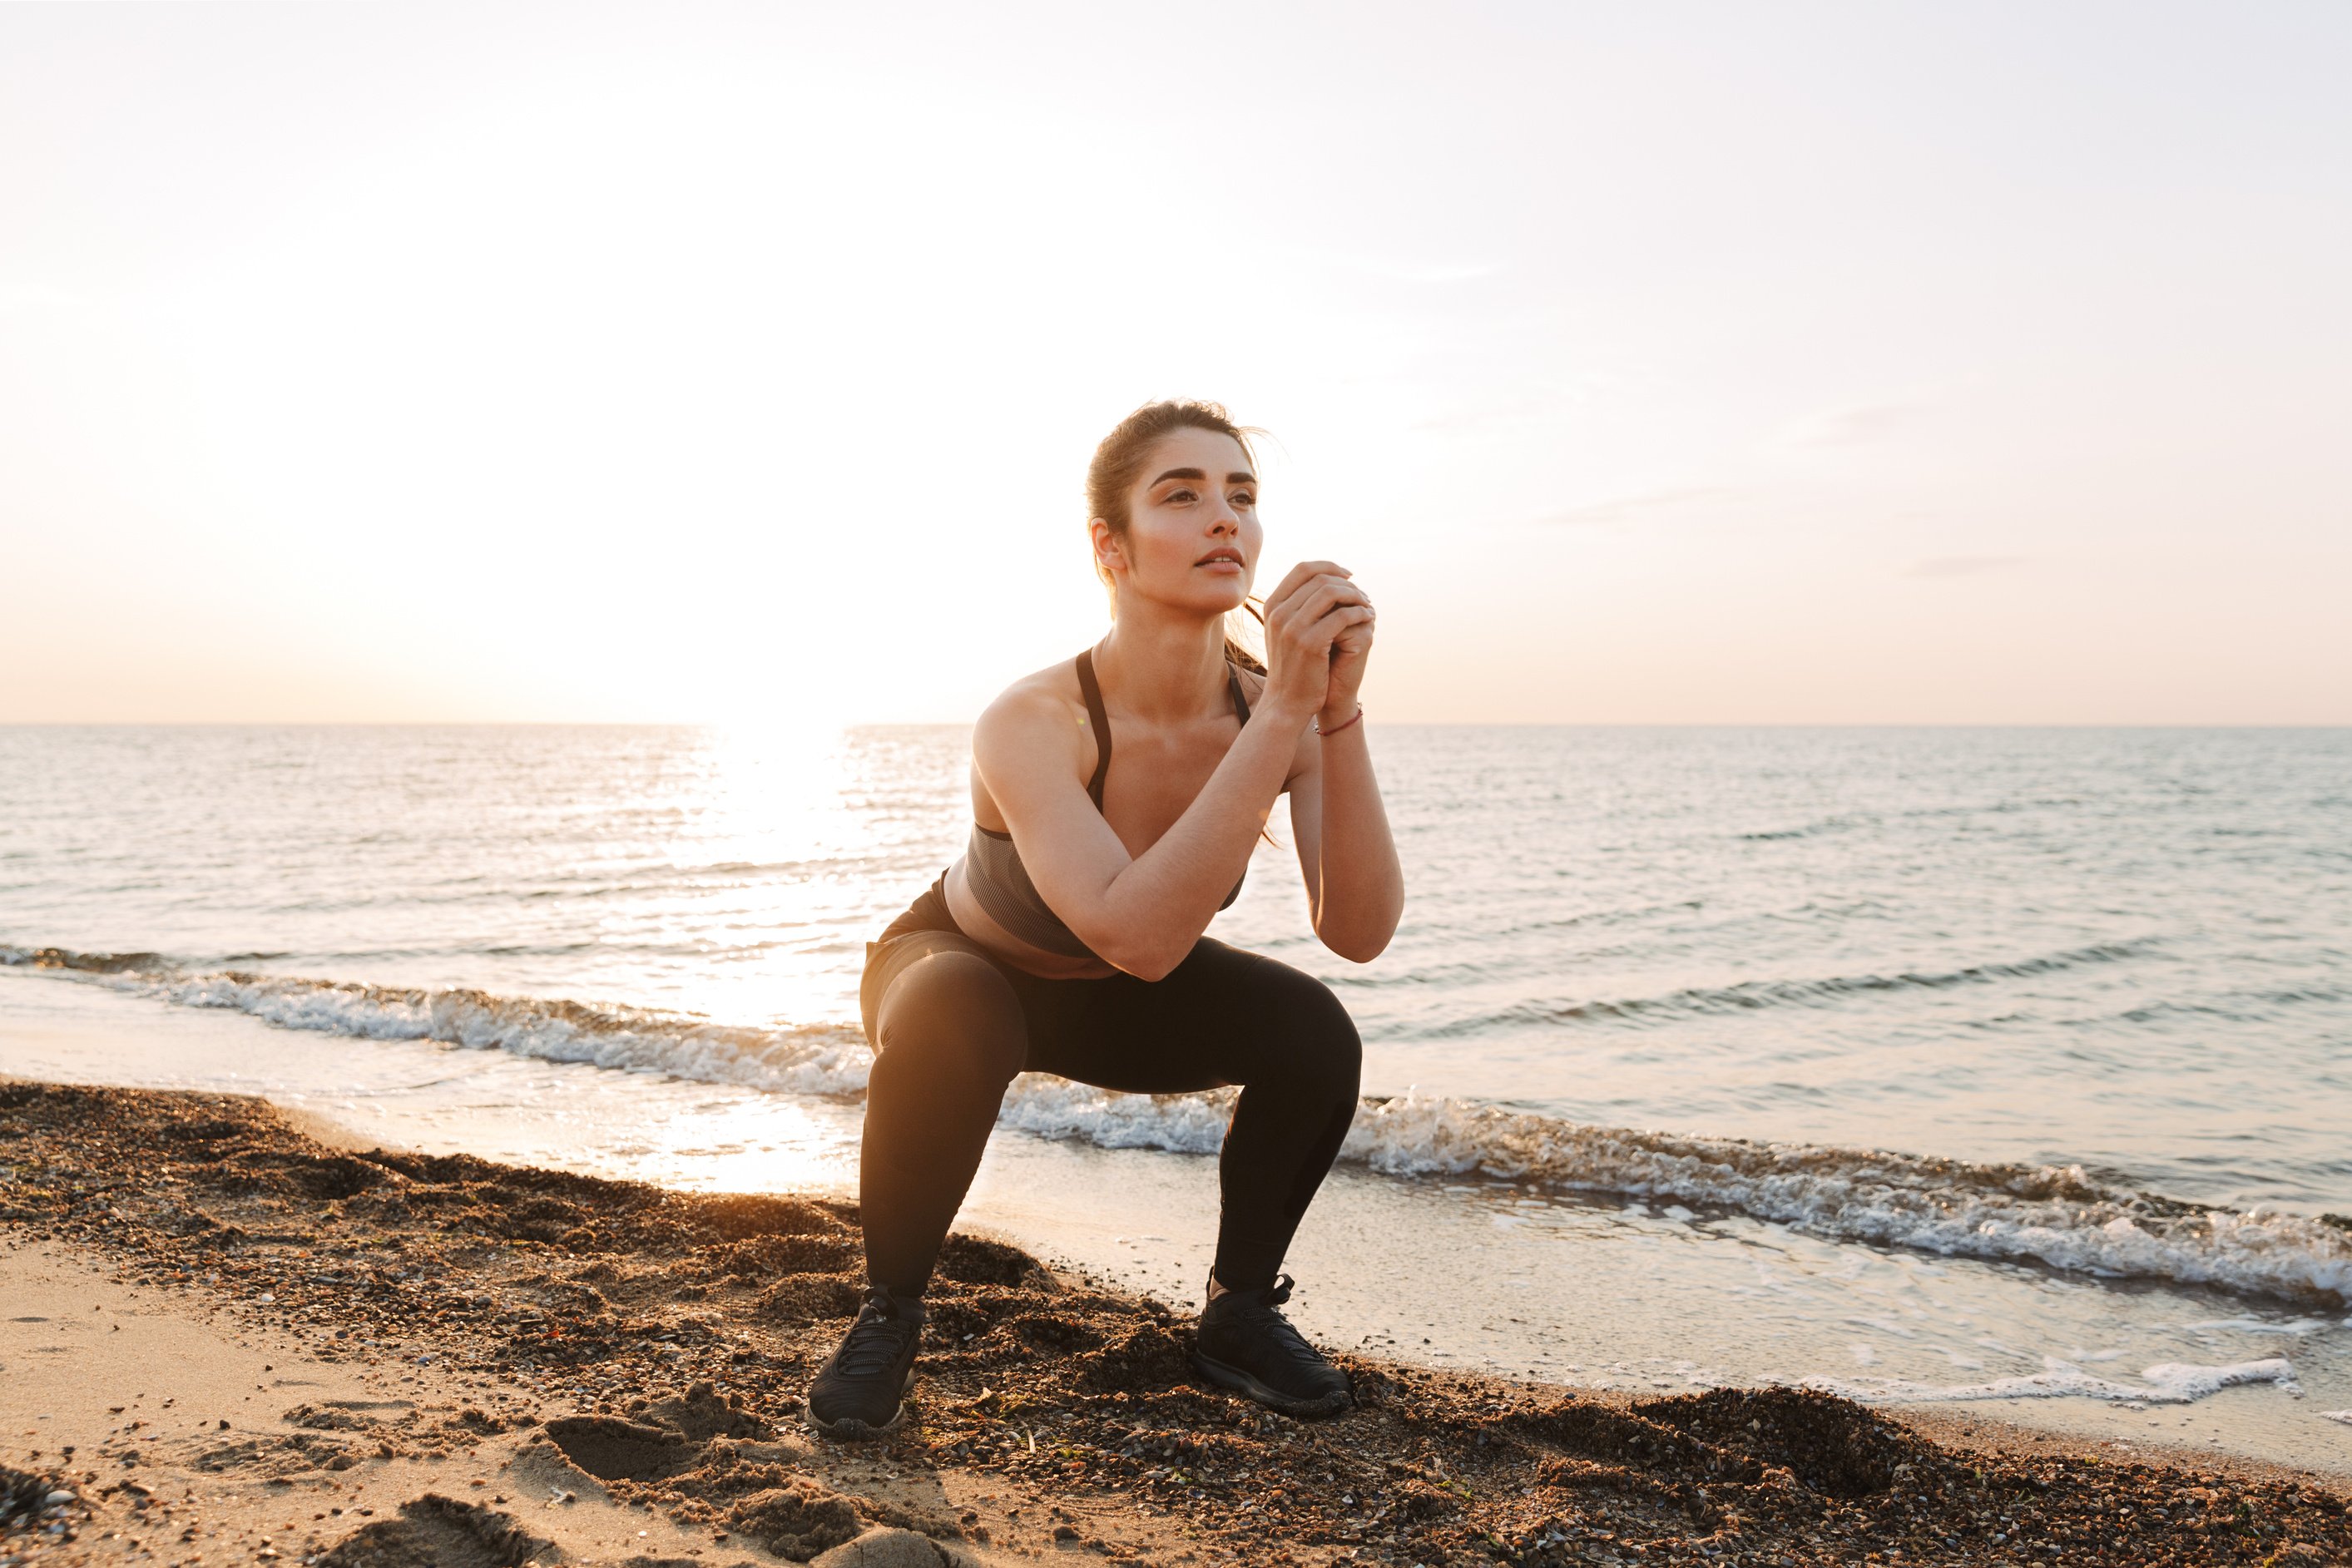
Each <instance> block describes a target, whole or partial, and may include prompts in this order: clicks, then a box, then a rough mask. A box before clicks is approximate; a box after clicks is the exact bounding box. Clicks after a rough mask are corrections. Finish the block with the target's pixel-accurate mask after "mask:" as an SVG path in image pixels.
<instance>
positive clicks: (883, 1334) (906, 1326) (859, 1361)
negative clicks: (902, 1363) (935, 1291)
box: [834, 1290, 917, 1377]
mask: <svg viewBox="0 0 2352 1568" xmlns="http://www.w3.org/2000/svg"><path fill="white" fill-rule="evenodd" d="M916 1329H917V1324H916V1322H915V1320H914V1319H912V1318H909V1317H902V1316H900V1315H899V1314H898V1312H896V1311H894V1310H893V1308H892V1306H891V1304H890V1303H889V1299H888V1298H887V1297H886V1296H885V1295H883V1293H882V1292H881V1291H878V1290H877V1291H868V1292H867V1293H866V1304H865V1305H864V1306H863V1307H860V1308H859V1309H858V1311H857V1321H856V1322H854V1323H852V1324H851V1325H850V1326H849V1337H848V1338H846V1339H845V1340H843V1341H842V1342H841V1354H839V1355H838V1356H837V1357H836V1358H835V1361H834V1365H835V1366H836V1367H838V1368H839V1369H840V1370H841V1371H842V1372H843V1373H844V1374H845V1375H848V1376H851V1377H871V1376H873V1375H875V1374H877V1373H880V1372H886V1371H887V1370H889V1367H890V1365H891V1364H892V1363H893V1362H896V1361H897V1360H898V1352H899V1351H900V1350H901V1349H903V1348H904V1347H905V1345H906V1343H907V1342H908V1340H909V1339H911V1338H913V1337H914V1335H915V1333H916Z"/></svg>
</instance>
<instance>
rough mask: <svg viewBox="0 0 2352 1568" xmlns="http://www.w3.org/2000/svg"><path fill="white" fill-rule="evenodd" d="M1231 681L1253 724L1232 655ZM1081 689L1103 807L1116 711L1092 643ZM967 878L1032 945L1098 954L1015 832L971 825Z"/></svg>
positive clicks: (1095, 792) (1239, 711)
mask: <svg viewBox="0 0 2352 1568" xmlns="http://www.w3.org/2000/svg"><path fill="white" fill-rule="evenodd" d="M1225 683H1226V685H1227V688H1228V689H1229V690H1230V691H1231V692H1232V693H1233V697H1234V714H1235V715H1236V716H1239V717H1240V719H1241V721H1242V722H1243V723H1244V724H1247V723H1248V722H1249V716H1250V715H1249V699H1248V698H1247V697H1245V696H1244V695H1242V677H1241V672H1240V671H1239V670H1238V669H1237V668H1235V667H1234V663H1233V661H1232V660H1230V659H1229V660H1227V661H1226V662H1225ZM1078 689H1079V690H1080V691H1082V692H1084V693H1085V694H1086V698H1087V722H1088V723H1090V724H1092V725H1093V726H1094V730H1095V746H1096V747H1097V750H1098V751H1099V753H1100V754H1101V760H1099V761H1097V763H1096V764H1095V776H1094V779H1093V781H1092V782H1091V783H1089V784H1088V785H1087V795H1089V796H1090V797H1092V798H1093V800H1094V803H1095V810H1097V811H1099V810H1102V803H1103V780H1104V779H1107V778H1108V777H1109V776H1110V716H1109V714H1108V712H1106V711H1105V710H1104V707H1103V700H1102V687H1101V685H1099V684H1097V682H1096V680H1095V657H1094V650H1093V649H1091V648H1089V649H1087V651H1086V652H1085V653H1080V654H1079V655H1078ZM1242 880H1243V881H1244V882H1246V881H1247V880H1249V873H1247V872H1246V871H1244V873H1242ZM964 881H965V883H966V885H968V886H969V887H970V888H971V895H972V897H973V898H974V899H975V900H977V901H978V902H979V904H980V906H981V908H982V909H983V910H986V911H987V912H988V917H989V918H990V919H991V920H993V921H995V922H996V923H997V924H998V925H1002V926H1003V927H1004V929H1005V930H1007V931H1010V932H1011V933H1013V936H1018V937H1020V938H1021V940H1023V941H1024V942H1026V943H1028V944H1029V945H1030V946H1033V947H1037V948H1041V949H1043V950H1044V951H1045V952H1048V953H1059V954H1061V955H1062V956H1065V957H1070V958H1092V957H1095V956H1097V955H1096V953H1095V951H1094V949H1093V948H1091V947H1088V946H1087V945H1086V944H1085V943H1083V942H1081V941H1079V940H1078V936H1077V933H1076V932H1075V931H1072V930H1071V929H1070V928H1069V926H1067V925H1065V924H1063V921H1062V917H1061V916H1060V915H1056V914H1055V913H1054V912H1053V910H1052V909H1050V908H1049V907H1047V905H1046V904H1045V895H1044V894H1040V893H1039V892H1038V891H1037V884H1036V883H1034V882H1031V881H1030V880H1029V873H1028V871H1027V870H1026V869H1025V868H1024V866H1023V865H1022V863H1021V852H1020V851H1019V850H1017V849H1015V848H1014V847H1013V835H1012V834H1011V833H1000V832H997V831H995V830H994V829H992V828H983V827H982V826H981V825H980V824H979V823H978V822H974V823H973V824H972V825H971V843H970V844H969V845H968V846H967V847H966V849H965V851H964ZM1241 891H1242V884H1241V883H1239V882H1237V883H1234V890H1233V892H1231V893H1229V894H1225V902H1224V903H1223V904H1219V905H1217V907H1218V908H1219V909H1228V908H1231V907H1232V905H1233V902H1234V899H1236V898H1238V897H1240V896H1241Z"/></svg>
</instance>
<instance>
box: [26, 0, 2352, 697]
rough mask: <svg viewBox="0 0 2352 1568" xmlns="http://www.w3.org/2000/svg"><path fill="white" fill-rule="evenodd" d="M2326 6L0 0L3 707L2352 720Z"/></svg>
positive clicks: (2346, 258) (2345, 69) (2343, 33)
mask: <svg viewBox="0 0 2352 1568" xmlns="http://www.w3.org/2000/svg"><path fill="white" fill-rule="evenodd" d="M2347 82H2352V6H2347V5H2342V4H2340V3H2335V0H2326V3H2302V4H2298V3H2292V0H2289V3H2280V4H2263V5H2224V4H2220V3H2213V4H2204V5H2171V4H2150V3H2146V0H2129V3H2118V4H2068V5H2046V4H1965V5H1962V4H1948V5H1906V4H1877V3H1870V4H1864V3H1854V4H1846V5H1806V4H1771V5H1728V4H1718V5H1695V4H1679V3H1669V4H1657V5H1619V4H1610V5H1562V4H1530V5H1444V6H1439V5H1426V4H1424V5H1412V6H1386V5H1360V4H1357V5H1316V6H1303V5H1271V6H1266V5H1249V6H1241V7H1232V8H1226V7H1220V6H1212V5H1161V6H1152V7H1135V6H1102V5H1066V6H1027V5H1024V6H998V5H987V6H974V5H937V6H885V7H868V6H848V5H826V6H822V7H820V6H815V5H740V6H739V5H677V4H664V5H643V6H631V5H594V6H584V5H568V4H567V5H547V6H526V5H457V6H446V7H443V6H433V5H381V6H360V5H315V6H298V5H159V6H141V5H108V6H79V5H70V6H68V5H47V6H26V5H15V6H7V7H5V8H0V667H5V670H6V672H7V674H8V679H7V680H6V681H5V683H0V722H20V721H68V722H83V721H104V722H113V721H181V720H186V721H281V720H333V721H346V720H348V721H378V720H400V721H406V720H526V721H572V720H592V721H604V720H614V721H639V720H645V721H672V720H675V721H696V722H704V721H709V722H723V723H740V724H745V725H769V724H782V725H790V724H799V723H807V722H822V723H827V724H833V723H841V722H896V721H925V722H928V721H962V720H969V719H970V718H971V716H973V715H974V714H975V713H976V712H977V711H978V709H979V708H980V707H981V706H982V705H983V704H984V703H985V702H986V701H987V700H988V698H989V697H990V696H992V695H993V694H994V693H995V692H997V691H998V690H999V689H1001V688H1002V687H1003V685H1005V684H1006V683H1007V682H1009V681H1010V680H1012V679H1013V677H1014V676H1016V675H1018V674H1022V673H1024V672H1026V671H1028V670H1031V669H1034V668H1035V667H1038V666H1040V665H1043V664H1047V663H1049V662H1051V661H1053V660H1055V659H1057V658H1062V657H1066V656H1068V655H1069V654H1071V653H1075V652H1076V650H1078V649H1079V648H1081V647H1084V646H1085V645H1086V644H1087V643H1089V642H1091V641H1092V640H1093V639H1094V638H1096V637H1097V636H1098V635H1099V634H1100V632H1102V630H1103V628H1104V624H1105V620H1104V615H1105V611H1104V602H1103V598H1102V594H1101V591H1100V590H1099V588H1098V587H1097V583H1096V581H1095V579H1094V576H1093V573H1092V572H1091V570H1089V568H1088V565H1087V550H1086V543H1085V532H1084V524H1085V513H1084V507H1083V504H1082V499H1081V496H1080V483H1081V479H1082V476H1083V472H1084V469H1085V465H1086V462H1087V455H1088V454H1089V453H1090V451H1091V450H1092V447H1093V445H1094V443H1095V442H1096V441H1097V439H1098V438H1099V437H1100V436H1101V434H1103V432H1104V431H1106V430H1107V429H1108V427H1109V426H1110V425H1111V424H1112V423H1115V422H1116V421H1117V420H1118V418H1119V417H1120V416H1121V415H1122V414H1124V413H1126V412H1127V411H1128V410H1129V409H1130V408H1131V407H1133V406H1134V405H1135V404H1137V403H1138V402H1143V401H1145V400H1147V399H1150V398H1154V397H1160V396H1198V397H1208V398H1214V399H1218V400H1220V401H1223V402H1225V403H1226V404H1227V405H1228V406H1229V407H1230V408H1231V409H1232V410H1233V412H1234V414H1235V416H1236V417H1237V418H1239V419H1241V420H1242V421H1243V422H1244V423H1252V424H1257V425H1262V426H1265V427H1266V428H1268V429H1269V430H1271V431H1272V432H1273V434H1274V437H1275V439H1274V441H1272V442H1270V443H1268V444H1266V447H1265V452H1264V454H1263V458H1264V472H1265V490H1264V496H1263V500H1262V504H1261V512H1262V516H1263V517H1264V519H1265V527H1266V556H1265V560H1264V562H1263V563H1262V565H1261V568H1260V570H1259V572H1258V577H1257V586H1258V588H1259V589H1260V590H1261V591H1265V590H1268V589H1271V588H1272V587H1273V586H1274V585H1275V583H1276V581H1278V580H1279V579H1280V578H1281V576H1282V574H1283V572H1284V571H1285V570H1286V569H1287V567H1288V566H1289V564H1290V563H1291V562H1293V561H1295V560H1297V559H1301V558H1303V557H1328V558H1330V559H1336V560H1339V561H1340V562H1342V563H1344V564H1346V565H1347V566H1349V567H1350V568H1352V569H1353V570H1355V572H1356V574H1357V578H1358V580H1360V581H1361V582H1362V583H1363V584H1364V585H1365V586H1366V587H1367V588H1368V589H1370V591H1371V592H1372V594H1373V596H1374V597H1375V598H1376V599H1377V600H1378V601H1379V602H1380V605H1381V632H1380V643H1379V647H1378V649H1377V650H1376V651H1375V653H1374V654H1373V659H1372V666H1371V672H1370V677H1369V679H1368V681H1367V684H1366V689H1365V696H1366V701H1367V706H1368V708H1369V709H1370V712H1371V714H1372V716H1373V718H1374V719H1375V721H1380V720H1387V721H1391V722H1404V721H1416V720H1418V721H1440V720H1447V721H1452V720H1462V721H1494V722H1580V723H1581V722H1596V723H1666V724H1681V723H1772V724H1779V723H1836V724H1847V723H1905V724H1908V723H1921V724H1947V723H2030V724H2049V723H2056V724H2078V723H2080V724H2346V723H2352V608H2347V606H2352V434H2347V433H2352V283H2347V280H2352V90H2347V85H2346V84H2347Z"/></svg>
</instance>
